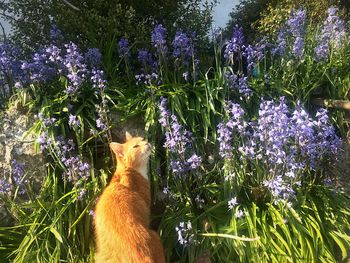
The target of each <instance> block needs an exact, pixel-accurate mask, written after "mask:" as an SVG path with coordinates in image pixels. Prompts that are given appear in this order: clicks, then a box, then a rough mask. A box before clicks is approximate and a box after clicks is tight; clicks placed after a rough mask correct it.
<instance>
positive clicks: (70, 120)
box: [68, 114, 80, 128]
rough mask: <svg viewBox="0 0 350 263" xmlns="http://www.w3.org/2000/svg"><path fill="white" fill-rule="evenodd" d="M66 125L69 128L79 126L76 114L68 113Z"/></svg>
mask: <svg viewBox="0 0 350 263" xmlns="http://www.w3.org/2000/svg"><path fill="white" fill-rule="evenodd" d="M68 125H69V126H70V127H71V128H76V127H79V126H80V120H79V119H78V117H77V116H75V115H73V114H69V117H68Z"/></svg>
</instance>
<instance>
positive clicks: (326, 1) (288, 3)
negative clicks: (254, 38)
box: [254, 0, 349, 35]
mask: <svg viewBox="0 0 350 263" xmlns="http://www.w3.org/2000/svg"><path fill="white" fill-rule="evenodd" d="M331 6H340V7H341V8H343V10H342V12H343V14H347V12H348V10H349V9H348V8H349V6H348V4H347V3H346V2H344V1H339V0H322V1H312V0H307V1H300V0H283V1H275V2H272V3H269V5H268V6H267V8H266V9H265V10H262V11H261V12H260V19H258V20H255V21H254V23H255V25H256V28H257V31H258V32H259V33H261V34H264V35H265V34H267V35H272V34H274V33H276V32H277V30H278V29H279V27H280V25H281V24H282V23H283V22H284V21H285V20H287V19H288V17H289V15H290V13H291V11H292V10H296V9H299V8H301V7H303V8H305V9H306V10H307V16H308V18H309V20H310V21H312V22H313V23H321V22H322V21H323V20H324V19H325V16H326V14H325V10H327V9H328V8H329V7H331Z"/></svg>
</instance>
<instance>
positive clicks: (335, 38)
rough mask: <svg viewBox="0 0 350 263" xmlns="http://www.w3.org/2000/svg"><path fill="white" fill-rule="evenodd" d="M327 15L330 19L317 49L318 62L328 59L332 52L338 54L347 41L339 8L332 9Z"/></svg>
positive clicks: (326, 21) (326, 22)
mask: <svg viewBox="0 0 350 263" xmlns="http://www.w3.org/2000/svg"><path fill="white" fill-rule="evenodd" d="M327 13H328V17H327V19H326V20H325V21H324V23H323V26H322V29H321V33H320V35H319V36H318V38H317V42H318V44H317V46H316V47H315V55H316V59H317V60H324V59H328V57H329V55H330V51H331V50H333V52H337V51H338V50H339V49H340V48H341V46H342V43H345V41H346V28H345V22H344V21H343V20H342V19H340V18H339V16H338V15H337V13H338V8H335V7H330V8H329V9H328V10H327Z"/></svg>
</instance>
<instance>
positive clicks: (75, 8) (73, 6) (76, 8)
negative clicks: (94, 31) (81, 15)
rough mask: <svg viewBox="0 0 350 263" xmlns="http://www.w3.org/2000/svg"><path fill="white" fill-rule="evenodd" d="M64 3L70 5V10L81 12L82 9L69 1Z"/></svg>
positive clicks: (63, 0) (65, 0)
mask: <svg viewBox="0 0 350 263" xmlns="http://www.w3.org/2000/svg"><path fill="white" fill-rule="evenodd" d="M62 2H63V3H65V4H66V5H68V6H69V7H70V8H72V9H74V10H75V11H80V9H79V8H78V7H76V6H75V5H73V4H71V3H70V2H68V1H67V0H62Z"/></svg>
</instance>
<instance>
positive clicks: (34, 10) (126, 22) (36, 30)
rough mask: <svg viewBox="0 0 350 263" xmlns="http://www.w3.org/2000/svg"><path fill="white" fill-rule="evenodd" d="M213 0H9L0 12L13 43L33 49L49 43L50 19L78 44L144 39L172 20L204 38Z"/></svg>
mask: <svg viewBox="0 0 350 263" xmlns="http://www.w3.org/2000/svg"><path fill="white" fill-rule="evenodd" d="M67 2H68V3H69V4H67ZM214 3H215V1H214V2H213V3H210V4H209V3H204V4H202V3H201V1H200V0H180V1H159V0H152V1H146V2H145V1H131V2H129V1H123V0H120V1H97V2H96V1H77V0H72V1H53V0H45V1H41V0H36V1H28V0H11V1H8V2H6V3H3V4H2V5H3V10H4V14H3V17H4V19H7V20H8V21H9V22H10V23H11V25H12V28H13V33H12V39H13V40H14V41H15V42H16V43H17V45H19V46H21V47H24V48H26V49H30V50H33V49H35V48H38V47H41V46H43V45H46V44H49V43H50V41H51V39H50V30H51V28H52V26H53V25H56V26H58V28H59V29H60V30H62V31H63V32H64V39H63V42H68V41H74V42H75V43H77V44H79V46H80V47H81V48H83V49H84V48H86V47H98V48H102V47H103V46H104V43H105V42H106V41H109V40H110V39H112V38H120V37H127V38H128V39H130V40H131V41H133V42H134V41H136V42H138V43H143V44H144V43H145V40H146V39H147V36H148V35H149V33H150V30H151V27H152V26H153V24H154V23H156V22H158V23H159V22H161V23H163V24H165V25H167V26H169V28H171V27H170V26H172V25H174V24H176V25H177V26H178V27H181V28H183V29H184V30H185V29H186V30H192V31H195V32H196V33H197V34H198V37H199V39H201V40H204V39H206V34H207V32H208V30H209V27H210V25H211V22H212V16H211V11H212V8H213V6H214ZM174 33H175V32H172V35H174Z"/></svg>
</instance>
